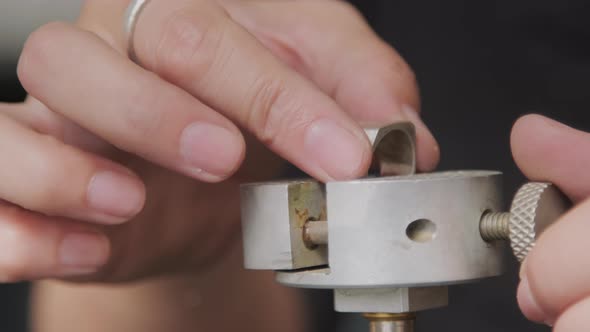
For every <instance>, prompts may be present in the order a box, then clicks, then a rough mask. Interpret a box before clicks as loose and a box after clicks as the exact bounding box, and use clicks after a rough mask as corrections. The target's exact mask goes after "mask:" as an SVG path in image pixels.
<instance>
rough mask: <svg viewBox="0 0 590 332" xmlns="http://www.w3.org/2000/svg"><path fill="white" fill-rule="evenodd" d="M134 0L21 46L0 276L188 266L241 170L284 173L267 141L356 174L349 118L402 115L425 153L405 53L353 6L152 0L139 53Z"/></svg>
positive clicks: (92, 10) (231, 237)
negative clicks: (126, 20) (127, 34)
mask: <svg viewBox="0 0 590 332" xmlns="http://www.w3.org/2000/svg"><path fill="white" fill-rule="evenodd" d="M127 4H128V1H120V0H117V1H115V0H92V1H88V2H87V3H86V6H85V8H84V10H83V13H82V16H81V18H80V22H79V26H72V25H68V24H64V23H52V24H49V25H47V26H44V27H42V28H41V29H39V30H38V31H36V32H35V33H33V34H32V35H31V37H30V38H29V40H28V42H27V44H26V46H25V48H24V51H23V53H22V56H21V60H20V63H19V68H18V74H19V77H20V79H21V81H22V84H23V86H24V87H25V89H26V90H27V91H28V92H29V94H30V96H31V97H30V98H29V100H28V101H27V102H26V103H24V104H22V105H5V106H4V107H3V111H2V113H1V114H0V153H2V154H3V155H5V156H10V158H7V159H6V160H5V162H3V165H2V167H1V168H0V177H1V181H0V198H2V199H3V200H5V201H6V203H5V204H4V205H3V206H2V207H0V223H1V225H0V227H1V229H3V231H2V232H0V244H1V245H2V246H4V247H5V248H6V250H4V251H3V252H4V253H3V254H2V255H0V276H1V277H2V279H3V280H4V281H14V280H20V279H39V278H48V277H57V278H67V279H74V280H93V281H123V280H133V279H138V278H144V277H149V276H154V275H159V274H167V273H171V272H177V271H186V270H199V269H201V268H202V267H203V266H205V265H206V264H209V263H211V262H214V261H215V260H218V259H219V257H222V256H223V253H224V252H225V251H226V249H227V248H228V247H231V246H232V245H234V244H235V243H236V241H235V240H236V238H237V237H238V234H237V233H238V229H239V227H238V225H239V204H238V184H239V183H241V182H244V181H253V180H263V179H268V178H271V177H273V176H276V175H277V174H280V170H281V168H282V163H281V162H280V160H279V159H277V158H274V155H273V154H271V153H269V150H270V151H272V152H274V154H276V155H278V156H280V157H282V158H284V159H286V160H288V161H290V162H292V163H293V164H295V165H297V166H298V167H299V168H301V169H302V170H304V171H306V172H307V173H308V174H310V175H311V176H313V177H316V178H318V179H320V180H322V181H328V180H332V179H349V178H353V177H357V176H359V175H362V174H363V173H364V172H366V169H367V167H368V164H369V162H370V147H369V143H368V140H367V138H366V137H365V136H364V133H363V131H362V129H361V126H360V125H359V123H361V124H380V123H389V122H392V121H401V120H410V121H413V122H414V124H416V126H417V129H418V167H419V168H420V169H422V170H430V169H432V168H433V167H434V166H435V165H436V163H437V160H438V149H437V146H436V142H435V141H434V139H433V137H432V135H431V134H430V133H429V131H428V130H427V129H426V127H425V126H424V125H423V124H422V122H421V121H420V120H419V117H418V115H417V113H415V112H414V111H413V110H418V108H419V98H418V92H417V89H416V83H415V81H414V76H413V74H412V72H411V70H410V69H409V68H408V66H407V65H406V64H405V63H404V62H403V60H402V59H401V58H400V57H399V55H397V54H396V53H395V52H394V51H393V50H392V49H391V48H389V47H388V46H387V45H385V44H384V43H383V42H382V41H381V40H379V39H378V38H377V37H376V36H375V34H374V33H373V32H372V31H371V30H370V28H369V27H368V25H367V24H366V23H365V21H364V20H363V19H362V17H361V16H360V15H359V14H358V13H357V12H356V11H355V10H354V9H353V8H351V7H350V6H349V5H347V4H345V3H342V2H338V1H316V0H314V1H297V2H292V1H288V2H287V1H286V2H269V1H260V2H247V3H246V2H244V3H243V2H230V1H227V2H225V1H224V2H214V1H205V0H190V1H189V0H173V1H164V0H153V1H152V2H150V3H149V4H148V5H147V7H146V8H145V10H144V11H143V13H142V14H141V16H140V18H139V21H138V24H137V28H136V33H135V36H134V44H135V53H136V55H137V61H138V63H139V64H141V67H140V66H138V65H136V64H135V63H133V62H132V61H130V60H129V59H128V58H127V57H126V41H125V40H124V36H123V35H122V31H121V30H122V29H121V25H122V20H123V16H124V11H125V9H126V6H127ZM240 128H241V129H244V132H245V133H247V134H244V135H246V136H243V134H242V132H241V130H240ZM244 137H247V139H245V138H244ZM246 141H247V143H248V144H247V145H248V153H247V154H245V142H246ZM257 142H261V143H262V144H263V145H261V144H259V143H257ZM267 149H268V150H267ZM244 156H245V161H244V162H243V165H242V160H243V159H244ZM240 165H242V167H241V168H240V170H239V171H238V172H237V173H235V172H236V170H238V168H239V167H240ZM234 173H235V174H234ZM228 178H229V179H228ZM226 179H227V180H226ZM221 180H226V181H224V182H222V183H219V184H212V183H204V182H219V181H221ZM16 206H20V207H22V208H17V207H16Z"/></svg>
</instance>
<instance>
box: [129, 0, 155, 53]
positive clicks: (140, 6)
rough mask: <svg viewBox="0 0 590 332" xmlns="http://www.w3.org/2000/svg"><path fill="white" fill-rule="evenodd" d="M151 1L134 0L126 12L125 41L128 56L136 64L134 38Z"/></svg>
mask: <svg viewBox="0 0 590 332" xmlns="http://www.w3.org/2000/svg"><path fill="white" fill-rule="evenodd" d="M150 1H151V0H133V1H132V2H131V4H129V7H127V11H126V12H125V21H124V23H125V26H124V31H125V39H126V41H127V56H129V59H131V60H132V61H134V62H137V56H136V54H135V45H134V43H133V37H134V35H135V27H136V26H137V20H138V18H139V15H140V14H141V12H142V11H143V10H144V9H145V7H146V5H147V4H148V3H149V2H150Z"/></svg>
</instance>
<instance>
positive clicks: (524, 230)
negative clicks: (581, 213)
mask: <svg viewBox="0 0 590 332" xmlns="http://www.w3.org/2000/svg"><path fill="white" fill-rule="evenodd" d="M570 206H571V202H570V201H569V200H568V199H567V197H565V195H564V194H563V193H562V192H561V191H560V190H559V189H558V188H557V187H556V186H555V185H553V184H551V183H544V182H530V183H527V184H525V185H523V186H522V187H521V188H520V189H519V190H518V191H517V192H516V195H515V196H514V199H513V200H512V206H511V207H510V222H509V230H510V236H509V237H510V246H511V247H512V251H513V252H514V255H515V256H516V258H517V259H518V260H519V261H521V262H522V261H523V260H524V259H525V258H526V256H527V255H528V253H529V252H530V251H531V249H533V247H534V246H535V241H536V240H537V238H538V237H539V235H541V233H542V232H543V231H544V230H545V229H546V228H547V227H548V226H549V225H551V224H552V223H553V222H554V221H555V220H557V218H559V216H561V215H562V214H563V213H565V212H566V211H567V209H568V208H569V207H570Z"/></svg>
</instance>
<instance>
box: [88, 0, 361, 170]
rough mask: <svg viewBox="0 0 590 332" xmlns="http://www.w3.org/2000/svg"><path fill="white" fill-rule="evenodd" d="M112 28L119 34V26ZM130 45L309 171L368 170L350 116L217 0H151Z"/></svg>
mask: <svg viewBox="0 0 590 332" xmlns="http://www.w3.org/2000/svg"><path fill="white" fill-rule="evenodd" d="M112 2H113V3H111V1H101V2H95V4H96V5H97V6H107V3H109V4H110V5H111V8H116V7H112V6H119V7H121V4H120V1H119V4H117V1H112ZM120 11H121V12H122V11H124V8H120ZM118 26H120V25H117V27H118ZM111 33H113V34H115V35H116V34H120V32H119V29H118V28H117V29H116V30H115V31H112V32H111ZM107 39H112V40H118V39H120V38H116V37H113V38H108V37H107ZM134 45H135V53H136V54H137V58H138V59H139V62H140V63H141V64H142V65H143V66H144V67H146V68H147V69H149V70H151V71H153V72H156V73H157V74H159V75H160V76H161V77H163V78H165V79H166V80H168V81H170V82H172V83H174V84H176V85H178V86H181V87H182V88H184V89H185V90H186V91H188V92H190V93H191V94H192V95H193V96H195V97H197V98H199V99H200V100H202V101H203V102H205V103H206V104H207V105H209V106H211V107H212V108H214V109H215V110H218V111H219V112H221V113H222V114H224V115H225V116H227V117H228V118H229V119H231V120H233V121H234V122H235V123H237V124H239V125H240V126H242V127H244V128H247V129H248V130H250V131H251V132H252V133H254V134H255V136H256V137H257V138H258V139H259V140H260V141H262V142H264V143H265V144H266V145H267V146H269V147H270V148H271V149H272V150H274V151H275V152H276V153H278V154H279V155H281V156H282V157H284V158H286V159H288V160H289V161H291V162H292V163H293V164H295V165H297V166H298V167H299V168H301V169H303V170H304V171H306V172H307V173H309V174H311V175H312V176H315V177H317V178H319V179H321V180H332V179H346V178H352V177H356V176H359V175H362V174H364V173H366V170H367V168H368V166H369V163H370V159H371V158H370V146H369V142H368V140H367V138H366V135H365V134H364V132H363V131H362V129H361V128H360V127H359V126H358V125H357V124H356V123H355V121H353V120H352V119H351V118H350V117H348V116H347V115H346V114H345V113H344V112H343V111H342V109H341V108H340V107H339V106H338V105H337V104H336V103H335V102H334V101H333V100H332V99H331V98H329V97H328V96H326V95H325V94H324V93H322V92H321V91H320V90H318V89H317V88H316V87H315V86H314V85H313V84H312V83H311V82H309V81H308V80H307V79H305V78H303V77H302V76H301V75H299V74H297V73H296V72H294V71H293V70H291V69H290V68H288V67H287V66H285V65H284V64H283V63H282V62H280V60H278V59H277V58H276V57H275V56H274V55H272V53H270V52H269V51H268V50H267V49H266V48H265V47H264V46H262V45H261V44H260V43H259V42H258V41H257V40H256V39H255V38H254V37H253V36H252V35H251V34H250V33H248V32H247V31H245V30H244V29H243V28H242V27H241V26H239V25H238V24H236V23H235V22H234V21H233V20H231V19H230V18H229V17H228V16H227V14H226V12H225V11H223V10H222V9H221V7H219V5H218V4H217V3H216V2H214V1H193V0H174V1H151V2H150V3H149V4H148V5H147V6H146V8H145V9H144V10H143V11H142V14H141V15H140V17H139V20H138V22H137V26H136V30H135V35H134Z"/></svg>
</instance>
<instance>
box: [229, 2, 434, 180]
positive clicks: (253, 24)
mask: <svg viewBox="0 0 590 332" xmlns="http://www.w3.org/2000/svg"><path fill="white" fill-rule="evenodd" d="M224 6H225V8H226V9H227V10H228V12H229V13H230V15H231V16H232V18H233V19H234V20H236V21H237V22H238V23H239V24H241V25H242V26H244V27H245V28H246V29H247V30H248V31H250V32H251V33H253V34H254V36H256V37H257V38H258V40H260V41H261V42H262V43H263V44H264V45H265V46H266V47H267V48H269V49H270V50H272V52H273V53H274V54H275V55H277V56H279V57H280V58H281V59H282V60H283V61H284V62H285V63H287V64H289V65H290V66H291V67H292V68H295V69H296V70H297V71H299V72H300V73H302V74H303V75H305V76H306V77H309V78H311V79H312V80H313V81H314V82H315V83H316V84H317V85H318V86H319V87H320V88H321V89H322V90H323V91H324V92H325V93H327V94H329V95H330V96H331V97H333V98H334V99H335V100H336V101H337V102H338V104H339V105H340V106H341V107H342V108H344V109H345V110H346V111H347V113H348V114H350V115H351V116H352V117H353V118H354V119H356V120H357V121H359V122H360V123H362V124H365V125H379V124H381V125H382V124H388V123H391V122H397V121H412V122H413V123H414V124H415V125H416V128H417V164H418V168H419V169H420V170H422V171H430V170H432V169H434V168H435V167H436V164H437V163H438V159H439V149H438V145H437V143H436V140H435V139H434V137H433V136H432V134H431V133H430V131H429V130H428V128H427V127H426V126H425V125H424V123H423V122H422V121H421V119H420V117H419V116H418V115H417V113H416V111H419V109H420V100H419V93H418V87H417V84H416V79H415V76H414V73H413V72H412V70H411V69H410V67H409V66H408V65H407V64H406V62H405V61H404V60H403V59H402V57H401V56H400V55H399V54H398V53H397V52H395V51H394V50H393V49H392V48H391V47H390V46H389V45H387V44H386V43H385V42H383V41H382V40H381V39H380V38H379V37H378V36H377V35H376V34H375V33H374V32H373V30H372V29H371V28H370V27H369V25H368V24H367V23H366V21H365V20H364V18H363V17H362V16H361V14H360V13H359V12H358V11H357V10H356V9H355V8H354V7H352V6H351V5H350V4H348V3H347V2H344V1H299V2H292V1H288V2H244V1H227V2H224Z"/></svg>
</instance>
